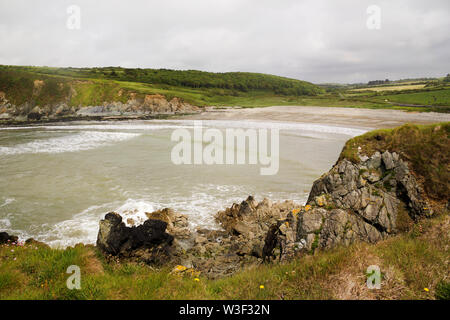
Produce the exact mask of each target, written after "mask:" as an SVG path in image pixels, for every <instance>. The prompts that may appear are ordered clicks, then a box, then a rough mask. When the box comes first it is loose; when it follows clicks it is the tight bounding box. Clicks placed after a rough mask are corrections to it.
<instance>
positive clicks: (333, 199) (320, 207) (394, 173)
mask: <svg viewBox="0 0 450 320" xmlns="http://www.w3.org/2000/svg"><path fill="white" fill-rule="evenodd" d="M359 158H360V161H359V162H358V163H352V162H350V161H348V160H346V159H343V160H340V161H339V162H338V163H337V164H336V165H335V166H334V167H333V168H332V169H331V170H330V171H329V172H328V173H326V174H325V175H323V176H322V177H321V178H320V179H318V180H317V181H315V182H314V184H313V187H312V190H311V193H310V195H309V198H308V201H307V207H310V208H311V209H310V210H309V211H308V212H306V211H304V210H303V211H302V212H301V214H300V216H299V221H298V227H297V240H299V239H303V240H305V242H306V246H307V248H309V249H314V248H317V247H318V248H330V247H334V246H336V245H338V244H349V243H352V242H354V241H356V240H359V241H367V242H372V243H373V242H376V241H379V240H381V239H384V238H386V237H387V236H389V235H392V234H396V233H397V232H398V231H401V230H403V229H405V228H407V224H408V223H412V222H413V221H415V220H417V219H418V218H419V217H422V216H425V215H427V214H432V210H431V207H430V206H429V205H428V203H427V202H426V201H425V200H424V199H423V197H422V194H423V190H422V187H421V186H420V184H419V183H418V182H417V179H416V178H415V176H414V175H413V174H412V173H411V172H410V170H409V168H408V164H407V162H405V161H403V160H402V159H400V157H399V155H398V154H397V153H395V152H394V153H390V152H389V151H385V152H383V153H382V154H381V153H380V152H376V153H374V154H373V155H372V156H371V157H367V156H365V155H359Z"/></svg>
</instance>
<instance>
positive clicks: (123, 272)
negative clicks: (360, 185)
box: [0, 123, 450, 299]
mask: <svg viewBox="0 0 450 320" xmlns="http://www.w3.org/2000/svg"><path fill="white" fill-rule="evenodd" d="M449 129H450V123H441V124H435V125H430V126H415V125H405V126H402V127H399V128H395V129H391V130H376V131H373V132H369V133H367V134H365V135H362V136H359V137H356V138H353V139H351V140H349V141H348V142H347V144H346V145H345V147H344V149H343V151H342V153H341V155H340V159H343V158H346V159H348V160H353V161H357V154H358V150H359V152H364V153H367V154H371V153H373V152H375V151H381V150H387V149H389V150H390V151H395V152H398V153H399V154H400V155H401V156H402V157H404V158H405V159H407V161H408V162H409V164H410V165H411V169H412V171H413V172H414V173H415V175H416V176H417V178H418V179H419V181H421V183H422V185H423V186H424V190H425V192H426V196H427V197H428V198H429V199H431V200H433V201H434V202H433V203H434V204H436V205H437V206H439V207H440V208H441V209H442V210H438V211H437V212H436V214H435V215H433V217H431V218H424V219H421V220H419V221H418V222H417V223H416V224H414V225H413V226H412V227H411V228H410V229H409V230H408V231H407V232H404V233H401V234H398V235H396V236H393V237H390V238H388V239H386V240H382V241H380V242H378V243H376V244H367V243H354V244H352V245H350V246H349V247H338V248H335V249H331V250H317V251H315V252H314V254H312V255H302V256H301V257H299V258H296V259H295V260H293V261H291V262H288V263H283V264H270V265H259V266H253V267H251V268H249V269H246V270H243V271H241V272H239V273H237V274H234V275H232V276H230V277H226V278H222V279H218V280H210V279H207V278H205V277H202V275H201V274H200V275H199V274H196V273H195V272H190V273H189V272H184V273H178V272H173V270H170V269H168V268H162V269H154V268H152V267H150V266H147V265H144V264H136V263H123V262H113V263H111V262H110V263H107V262H106V261H105V259H104V258H103V256H102V255H101V254H100V253H99V251H98V250H97V249H96V248H95V247H94V246H87V245H82V244H80V245H77V246H75V247H74V248H66V249H64V250H61V249H52V248H48V247H47V246H45V245H42V244H39V243H29V244H22V243H8V244H4V245H1V246H0V262H1V263H0V299H450V280H449V276H450V274H449V270H450V268H449V267H450V266H449V259H448V257H449V256H450V252H449V248H450V247H449V245H450V237H449V235H450V233H449V227H450V216H449V214H448V213H449V212H448V195H449V193H448V192H449V189H448V187H449V186H448V181H449V179H448V171H449V170H448V164H449V159H448V157H449V146H450V144H449V143H448V142H449V141H448V140H449ZM70 265H77V266H79V267H80V269H81V290H69V289H67V287H66V280H67V278H68V277H69V275H68V274H67V273H66V270H67V268H68V267H69V266H70ZM371 265H377V266H379V267H380V270H381V274H382V280H381V289H378V290H370V289H368V287H367V285H366V281H367V278H368V274H367V273H366V272H367V268H368V267H369V266H371Z"/></svg>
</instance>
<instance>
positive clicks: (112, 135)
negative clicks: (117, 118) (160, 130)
mask: <svg viewBox="0 0 450 320" xmlns="http://www.w3.org/2000/svg"><path fill="white" fill-rule="evenodd" d="M136 136H139V134H138V133H126V132H99V131H84V132H80V133H76V134H71V135H67V136H64V137H57V138H50V139H43V140H35V141H31V142H28V143H24V144H18V145H15V146H11V147H0V155H16V154H23V153H62V152H76V151H84V150H89V149H95V148H98V147H102V146H106V145H110V144H113V143H114V142H119V141H124V140H128V139H131V138H134V137H136Z"/></svg>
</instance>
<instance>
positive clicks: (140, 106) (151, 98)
mask: <svg viewBox="0 0 450 320" xmlns="http://www.w3.org/2000/svg"><path fill="white" fill-rule="evenodd" d="M199 111H201V109H200V108H199V107H196V106H193V105H191V104H189V103H187V102H184V101H182V100H181V99H179V98H173V99H172V100H170V101H168V100H167V99H166V98H165V97H164V96H162V95H159V94H155V95H146V96H144V97H143V98H137V97H134V98H132V99H130V100H128V101H127V102H126V103H122V102H110V103H104V104H103V105H101V106H86V107H81V108H79V109H78V110H77V111H76V115H79V116H143V115H156V114H182V113H195V112H199Z"/></svg>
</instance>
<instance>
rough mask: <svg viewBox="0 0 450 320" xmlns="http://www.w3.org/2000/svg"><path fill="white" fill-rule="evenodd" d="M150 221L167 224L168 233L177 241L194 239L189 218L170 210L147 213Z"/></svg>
mask: <svg viewBox="0 0 450 320" xmlns="http://www.w3.org/2000/svg"><path fill="white" fill-rule="evenodd" d="M146 216H147V217H148V218H149V219H156V220H161V221H164V222H166V223H167V232H168V233H169V234H171V235H172V236H174V237H175V238H177V239H189V238H191V237H192V233H191V230H190V229H189V222H188V218H187V217H186V216H185V215H183V214H181V213H178V212H175V211H174V210H172V209H170V208H164V209H161V210H157V211H154V212H150V213H149V212H147V213H146Z"/></svg>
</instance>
